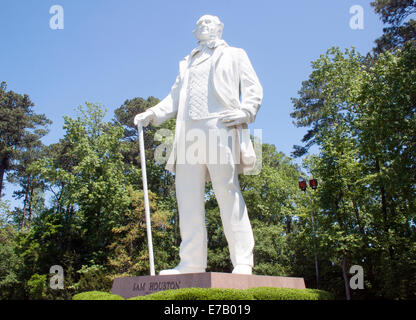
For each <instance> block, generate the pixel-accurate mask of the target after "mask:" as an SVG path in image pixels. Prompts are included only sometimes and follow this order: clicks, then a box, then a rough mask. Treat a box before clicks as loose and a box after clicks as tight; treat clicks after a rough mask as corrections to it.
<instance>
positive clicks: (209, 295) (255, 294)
mask: <svg viewBox="0 0 416 320" xmlns="http://www.w3.org/2000/svg"><path fill="white" fill-rule="evenodd" d="M73 300H123V298H122V297H120V296H118V295H114V294H110V293H107V292H97V291H90V292H83V293H79V294H77V295H75V296H74V297H73ZM127 300H333V296H332V295H331V294H330V293H329V292H326V291H323V290H316V289H292V288H271V287H258V288H250V289H246V290H239V289H219V288H182V289H176V290H166V291H160V292H156V293H153V294H148V295H145V296H137V297H133V298H130V299H127Z"/></svg>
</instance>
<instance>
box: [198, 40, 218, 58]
mask: <svg viewBox="0 0 416 320" xmlns="http://www.w3.org/2000/svg"><path fill="white" fill-rule="evenodd" d="M224 44H225V41H224V40H222V39H214V40H209V41H204V42H199V44H198V47H196V48H195V49H194V50H192V53H191V56H193V55H194V54H196V53H197V52H199V51H202V52H203V51H205V50H206V49H207V48H209V49H214V48H216V47H218V46H221V45H224Z"/></svg>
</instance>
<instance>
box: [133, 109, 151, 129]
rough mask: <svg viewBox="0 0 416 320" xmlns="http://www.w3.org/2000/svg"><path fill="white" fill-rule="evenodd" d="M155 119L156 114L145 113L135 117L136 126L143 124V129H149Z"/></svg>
mask: <svg viewBox="0 0 416 320" xmlns="http://www.w3.org/2000/svg"><path fill="white" fill-rule="evenodd" d="M154 119H155V114H154V113H153V112H152V111H145V112H142V113H139V114H137V115H136V116H135V117H134V125H135V126H137V125H138V124H139V122H141V123H142V126H143V127H147V126H148V125H149V123H150V122H151V121H153V120H154Z"/></svg>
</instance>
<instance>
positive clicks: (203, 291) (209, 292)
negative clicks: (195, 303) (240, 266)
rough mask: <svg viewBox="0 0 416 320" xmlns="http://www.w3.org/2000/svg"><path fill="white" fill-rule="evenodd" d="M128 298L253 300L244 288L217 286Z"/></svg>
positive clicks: (167, 291)
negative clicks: (221, 287)
mask: <svg viewBox="0 0 416 320" xmlns="http://www.w3.org/2000/svg"><path fill="white" fill-rule="evenodd" d="M129 300H254V298H253V295H252V294H250V293H249V292H246V291H245V290H237V289H218V288H182V289H176V290H166V291H160V292H156V293H153V294H149V295H146V296H139V297H134V298H130V299H129Z"/></svg>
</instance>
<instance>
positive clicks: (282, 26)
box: [0, 0, 383, 198]
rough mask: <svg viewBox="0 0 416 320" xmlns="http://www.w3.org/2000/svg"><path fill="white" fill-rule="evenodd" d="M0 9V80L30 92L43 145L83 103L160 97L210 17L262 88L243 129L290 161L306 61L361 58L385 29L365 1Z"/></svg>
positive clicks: (95, 1) (40, 4) (32, 4)
mask: <svg viewBox="0 0 416 320" xmlns="http://www.w3.org/2000/svg"><path fill="white" fill-rule="evenodd" d="M0 3H1V7H0V30H1V40H0V45H1V50H0V81H6V82H7V84H8V89H9V90H13V91H15V92H18V93H26V94H28V95H29V96H30V98H31V99H32V101H33V102H34V103H35V108H34V110H35V112H36V113H45V114H46V115H47V117H48V118H49V119H51V120H52V121H53V124H52V126H51V127H50V133H49V134H48V136H47V137H45V138H44V139H43V141H44V143H46V144H50V143H54V142H57V141H58V140H59V138H61V137H62V136H63V134H64V131H63V129H62V125H63V116H64V115H69V116H73V115H74V114H75V112H74V109H75V108H76V107H77V106H78V105H80V104H83V103H84V102H85V101H86V100H87V101H90V102H97V103H101V104H103V105H104V106H105V107H106V108H107V109H108V110H109V114H108V117H107V120H110V119H111V118H112V116H113V111H114V110H115V109H116V108H118V107H119V106H120V105H122V104H123V102H124V101H125V100H126V99H132V98H134V97H143V98H147V97H148V96H155V97H157V98H164V97H165V96H166V95H167V94H168V93H169V90H170V87H171V85H172V83H173V81H174V80H175V77H176V74H177V72H178V62H179V60H181V59H182V58H183V57H184V56H186V55H187V54H188V53H189V52H190V51H191V50H192V49H193V48H194V47H195V44H196V41H195V38H194V36H193V34H192V30H193V28H194V26H195V22H196V20H197V19H198V18H199V17H200V16H201V15H203V14H213V15H217V16H219V17H220V19H221V20H222V21H223V22H224V25H225V28H224V33H223V38H224V39H225V40H226V41H227V42H228V44H229V45H231V46H235V47H241V48H243V49H245V50H246V52H247V54H248V55H249V57H250V59H251V62H252V64H253V66H254V68H255V70H256V72H257V75H258V77H259V79H260V81H261V83H262V85H263V88H264V100H263V105H262V107H261V109H260V110H259V113H258V115H257V119H256V122H255V124H253V125H251V128H252V129H254V128H256V129H257V128H259V129H262V130H263V142H266V143H270V144H274V145H276V147H277V149H278V150H280V151H283V152H284V153H285V154H287V155H289V154H290V152H291V151H292V149H293V148H292V147H293V145H294V144H299V143H300V140H301V138H302V136H303V134H304V133H305V132H306V129H305V128H296V127H295V126H294V125H293V123H292V119H291V118H290V112H291V111H292V104H291V100H290V98H291V97H296V96H297V91H298V90H299V89H300V87H301V82H302V81H303V80H306V79H307V78H308V76H309V74H310V72H311V64H310V63H311V61H313V60H315V59H317V58H318V57H319V55H320V54H323V53H325V52H326V50H327V49H328V48H330V47H332V46H339V47H341V48H347V47H351V46H355V47H356V48H357V50H358V51H359V52H361V53H363V54H364V53H367V52H368V51H369V50H370V49H371V48H372V47H373V46H374V40H375V39H376V38H377V37H379V36H380V35H381V33H382V28H383V25H382V23H381V21H380V20H379V17H378V16H377V15H376V14H375V13H374V11H373V8H372V7H371V6H370V5H369V3H370V1H363V0H298V1H278V0H257V1H253V0H251V1H245V0H238V1H237V0H209V1H208V0H206V1H201V0H192V1H191V0H177V1H169V0H152V1H144V0H122V1H120V0H119V1H116V0H54V1H49V0H36V1H35V0H27V1H16V0H0ZM55 4H58V5H61V6H62V7H63V9H64V29H63V30H52V29H50V27H49V20H50V18H51V17H52V15H51V14H50V13H49V9H50V7H51V6H52V5H55ZM353 5H361V6H362V7H363V8H364V29H363V30H352V29H351V28H350V25H349V21H350V18H351V17H352V15H351V14H350V13H349V9H350V7H351V6H353ZM11 187H12V186H10V185H6V188H9V189H11ZM6 192H7V190H6ZM7 198H10V197H9V196H8V197H7Z"/></svg>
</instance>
